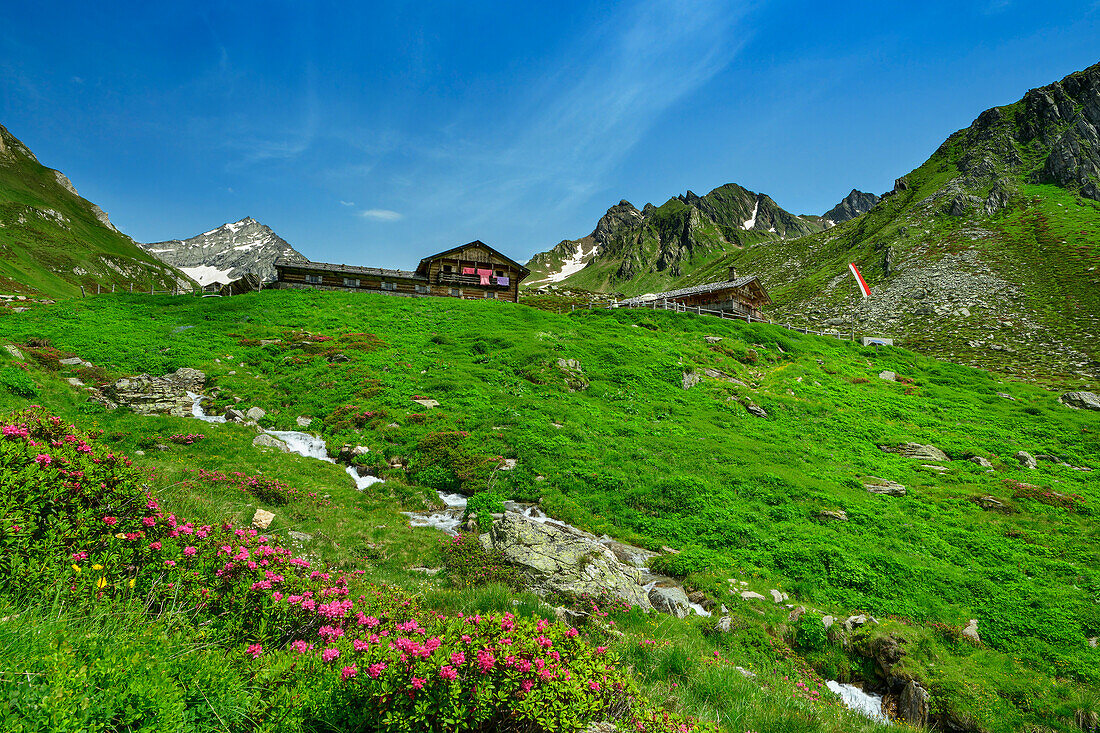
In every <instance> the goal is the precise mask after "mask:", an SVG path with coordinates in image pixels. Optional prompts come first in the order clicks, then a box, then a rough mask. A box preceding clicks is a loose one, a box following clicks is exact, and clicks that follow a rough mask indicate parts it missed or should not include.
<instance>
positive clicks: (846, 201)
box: [822, 188, 881, 224]
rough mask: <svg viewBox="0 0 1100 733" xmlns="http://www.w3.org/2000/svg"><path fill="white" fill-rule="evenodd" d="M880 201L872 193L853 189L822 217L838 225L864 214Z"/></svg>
mask: <svg viewBox="0 0 1100 733" xmlns="http://www.w3.org/2000/svg"><path fill="white" fill-rule="evenodd" d="M880 200H881V199H879V197H878V196H876V195H875V194H873V193H864V192H863V191H859V190H857V189H854V188H853V189H852V192H851V193H849V194H848V195H847V196H845V197H844V198H843V200H841V202H840V203H839V204H837V205H836V206H834V207H833V208H831V209H829V210H828V211H826V212H825V213H824V214H822V217H823V218H825V219H828V220H829V221H831V222H833V223H834V224H840V223H841V222H844V221H848V220H849V219H854V218H856V217H857V216H861V215H863V214H866V213H867V212H868V211H870V210H871V207H873V206H874V205H875V204H877V203H878V202H879V201H880Z"/></svg>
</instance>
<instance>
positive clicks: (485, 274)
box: [477, 270, 493, 285]
mask: <svg viewBox="0 0 1100 733" xmlns="http://www.w3.org/2000/svg"><path fill="white" fill-rule="evenodd" d="M492 275H493V271H492V270H478V271H477V276H478V277H479V278H481V284H482V285H489V284H490V282H489V278H490V277H492Z"/></svg>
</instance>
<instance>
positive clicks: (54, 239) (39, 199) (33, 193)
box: [0, 126, 190, 296]
mask: <svg viewBox="0 0 1100 733" xmlns="http://www.w3.org/2000/svg"><path fill="white" fill-rule="evenodd" d="M97 283H98V284H100V285H102V286H104V287H106V288H110V287H111V286H112V285H113V286H116V287H118V288H120V289H128V288H129V287H130V285H131V284H133V286H134V288H135V289H142V290H148V289H149V287H150V286H153V287H156V288H159V289H162V290H164V289H168V288H171V287H174V286H175V285H177V284H180V285H183V286H187V285H189V284H190V280H188V279H187V278H186V276H184V275H183V274H182V273H180V272H178V271H177V270H176V269H175V268H173V267H171V266H169V265H165V264H163V263H161V262H160V261H158V260H157V259H156V258H155V257H153V256H152V255H150V254H147V253H145V252H144V251H142V250H141V249H140V248H139V247H138V246H137V245H136V244H135V243H134V241H133V240H132V239H130V238H129V237H127V236H126V235H125V234H122V233H121V232H119V231H118V230H117V229H115V228H114V226H113V225H112V224H111V223H110V222H109V221H108V219H107V215H106V214H104V213H103V211H102V210H101V209H100V208H99V207H98V206H96V205H95V204H92V203H91V202H89V201H87V200H85V199H83V198H81V197H80V196H79V195H78V194H77V192H76V189H75V188H73V185H72V184H71V183H70V182H69V180H68V179H67V178H65V176H64V175H62V174H61V173H60V172H59V171H55V170H53V169H51V168H46V167H45V166H43V165H41V164H40V163H39V162H38V160H37V159H36V158H35V157H34V155H33V154H32V153H31V151H30V150H29V149H28V148H27V147H26V146H25V145H23V143H21V142H20V141H19V140H17V139H16V138H15V137H14V136H12V135H11V133H9V132H8V131H7V129H5V128H4V127H3V126H0V291H4V292H16V293H39V294H42V295H48V296H67V295H74V294H79V292H80V285H81V284H83V285H85V287H87V288H90V289H92V290H93V291H94V289H95V287H96V284H97Z"/></svg>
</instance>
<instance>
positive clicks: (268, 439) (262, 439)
mask: <svg viewBox="0 0 1100 733" xmlns="http://www.w3.org/2000/svg"><path fill="white" fill-rule="evenodd" d="M252 445H254V446H256V447H257V448H274V449H275V450H278V451H282V452H283V453H289V452H290V446H288V445H287V444H286V443H284V442H283V441H281V440H279V439H278V438H276V437H275V436H273V435H268V434H267V433H261V434H259V435H257V436H256V437H255V438H254V439H253V440H252Z"/></svg>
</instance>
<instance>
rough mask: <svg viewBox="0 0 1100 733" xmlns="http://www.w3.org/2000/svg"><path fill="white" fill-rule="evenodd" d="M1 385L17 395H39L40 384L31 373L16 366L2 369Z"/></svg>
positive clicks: (0, 370)
mask: <svg viewBox="0 0 1100 733" xmlns="http://www.w3.org/2000/svg"><path fill="white" fill-rule="evenodd" d="M0 387H3V388H4V389H6V390H7V391H9V392H11V393H12V394H13V395H15V396H17V397H37V396H38V385H37V384H35V382H34V380H33V379H31V377H30V375H29V374H27V373H26V372H25V371H23V370H22V369H18V368H16V367H4V368H2V369H0Z"/></svg>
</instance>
